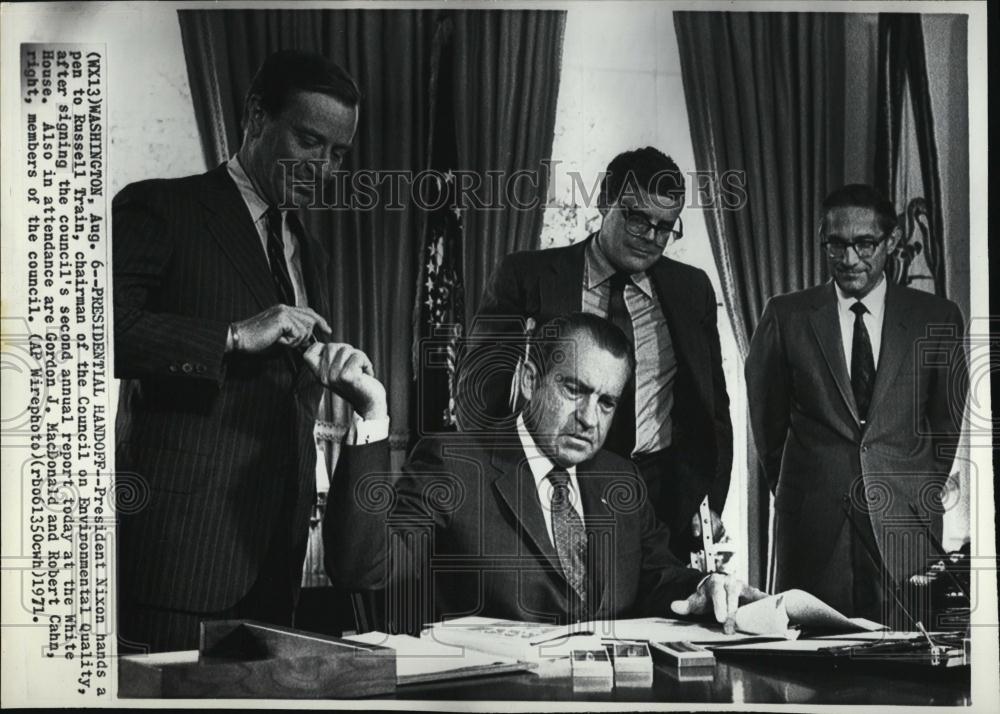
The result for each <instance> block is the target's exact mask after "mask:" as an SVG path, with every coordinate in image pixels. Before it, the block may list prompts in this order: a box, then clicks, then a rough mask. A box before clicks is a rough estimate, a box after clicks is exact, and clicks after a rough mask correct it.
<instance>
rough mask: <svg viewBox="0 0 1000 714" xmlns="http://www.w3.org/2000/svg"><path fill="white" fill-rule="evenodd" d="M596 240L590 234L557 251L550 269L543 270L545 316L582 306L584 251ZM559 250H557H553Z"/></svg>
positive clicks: (542, 302)
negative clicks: (563, 249)
mask: <svg viewBox="0 0 1000 714" xmlns="http://www.w3.org/2000/svg"><path fill="white" fill-rule="evenodd" d="M593 239H594V237H593V236H590V237H589V238H587V240H585V241H581V242H580V243H579V244H577V245H573V246H570V247H569V248H567V249H565V251H558V255H557V256H556V259H555V260H553V261H552V262H551V263H549V266H548V271H546V272H543V273H542V276H543V277H542V281H541V285H540V286H539V293H540V295H541V306H544V309H545V314H544V315H542V316H541V317H542V319H545V320H547V319H549V318H551V317H554V316H556V315H564V314H566V313H568V312H579V311H580V310H581V309H582V307H583V284H582V282H581V276H582V275H583V264H584V254H585V252H586V250H587V245H588V244H589V243H590V241H592V240H593ZM553 252H557V251H553Z"/></svg>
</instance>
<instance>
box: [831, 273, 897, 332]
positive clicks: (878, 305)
mask: <svg viewBox="0 0 1000 714" xmlns="http://www.w3.org/2000/svg"><path fill="white" fill-rule="evenodd" d="M888 284H889V281H888V280H887V279H886V277H885V274H884V273H883V274H882V276H881V278H880V280H879V283H878V285H876V286H875V287H874V288H872V291H871V292H870V293H868V294H867V295H865V296H864V297H863V298H861V303H862V304H863V305H864V306H865V307H866V308H868V312H869V314H871V316H872V319H874V320H876V321H877V320H878V319H880V318H881V317H882V312H883V311H884V310H885V292H886V289H887V286H888ZM833 285H834V289H835V290H836V291H837V307H838V309H839V310H840V312H841V313H850V312H851V305H853V304H854V303H856V302H858V299H857V298H855V297H852V296H850V295H847V294H846V293H844V291H843V290H841V289H840V286H839V285H837V282H836V281H834V283H833Z"/></svg>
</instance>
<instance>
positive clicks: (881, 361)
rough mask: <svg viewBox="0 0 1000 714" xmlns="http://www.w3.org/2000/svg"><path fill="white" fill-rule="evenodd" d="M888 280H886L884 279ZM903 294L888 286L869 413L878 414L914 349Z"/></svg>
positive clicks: (907, 309)
mask: <svg viewBox="0 0 1000 714" xmlns="http://www.w3.org/2000/svg"><path fill="white" fill-rule="evenodd" d="M886 279H887V280H888V278H886ZM903 297H904V295H903V292H902V291H901V290H899V289H897V288H896V286H895V285H894V284H889V285H888V287H887V290H886V293H885V315H884V316H883V318H882V346H881V347H880V349H879V356H878V365H877V366H876V368H875V386H874V387H873V389H872V401H871V406H870V407H869V409H868V412H869V414H873V415H874V414H877V413H878V406H879V404H880V403H881V402H882V401H883V400H884V399H885V395H886V392H888V390H889V385H891V384H892V382H893V380H894V379H895V378H896V373H897V372H898V371H899V367H900V365H901V364H902V363H903V360H904V359H905V358H906V357H908V356H910V355H911V353H912V350H913V343H914V339H915V336H914V335H912V334H911V333H910V322H911V321H910V320H909V319H908V318H909V314H910V309H909V308H910V306H909V305H908V304H907V303H906V302H905V301H904V300H903Z"/></svg>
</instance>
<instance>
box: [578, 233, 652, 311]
mask: <svg viewBox="0 0 1000 714" xmlns="http://www.w3.org/2000/svg"><path fill="white" fill-rule="evenodd" d="M599 235H600V234H599V233H597V234H595V235H594V239H593V240H591V241H590V243H589V244H588V245H587V252H586V255H585V263H584V284H585V286H586V288H587V290H593V289H594V288H596V287H597V286H599V285H600V284H601V283H603V282H605V281H606V280H608V279H610V278H611V276H612V275H614V274H615V272H617V271H616V270H615V266H613V265H612V264H611V261H610V260H608V256H607V255H605V254H604V250H603V249H602V248H601V246H600V243H599V242H598V240H597V238H598V236H599ZM631 278H632V284H633V285H635V286H636V287H637V288H639V290H641V291H642V292H643V293H644V294H645V295H646V297H649V298H651V297H653V286H652V284H651V283H650V282H649V276H648V275H646V273H645V272H642V273H633V274H632V275H631Z"/></svg>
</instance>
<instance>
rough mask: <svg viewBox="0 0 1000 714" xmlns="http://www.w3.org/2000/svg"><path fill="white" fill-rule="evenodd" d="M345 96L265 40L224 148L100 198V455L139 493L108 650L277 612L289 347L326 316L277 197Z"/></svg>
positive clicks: (124, 533) (289, 539)
mask: <svg viewBox="0 0 1000 714" xmlns="http://www.w3.org/2000/svg"><path fill="white" fill-rule="evenodd" d="M359 96H360V95H359V92H358V88H357V86H356V84H355V82H354V80H353V79H352V78H351V77H350V76H349V75H348V74H347V73H346V72H345V71H344V70H343V69H341V68H340V67H339V66H338V65H336V64H335V63H333V62H332V61H329V60H327V59H326V58H324V57H321V56H318V55H311V54H306V53H301V52H279V53H276V54H274V55H272V56H270V57H269V58H268V59H267V60H266V61H265V62H264V64H263V65H262V66H261V68H260V70H259V71H258V73H257V75H256V76H255V78H254V80H253V83H252V85H251V87H250V90H249V92H248V94H247V98H246V103H245V108H244V116H243V128H244V135H243V143H242V145H241V147H240V149H239V152H238V153H237V154H236V155H235V156H234V157H232V158H231V159H230V160H229V161H228V162H227V163H225V164H222V165H220V166H218V167H217V168H215V169H213V170H211V171H209V172H208V173H206V174H202V175H198V176H189V177H185V178H181V179H171V180H151V181H142V182H139V183H135V184H132V185H129V186H127V187H126V188H125V189H123V190H122V191H121V192H120V193H119V194H118V195H117V196H116V197H115V200H114V205H113V220H114V224H113V231H114V233H113V241H114V253H113V255H114V306H115V335H114V339H115V372H116V376H117V377H119V378H120V379H121V380H122V382H121V396H120V401H119V407H118V417H117V471H118V479H119V481H120V483H124V482H127V481H130V480H131V481H132V483H134V484H135V486H136V488H138V489H140V491H141V493H142V494H144V495H145V496H147V498H145V499H143V502H142V504H141V507H137V508H136V509H134V512H130V513H119V514H118V516H119V526H118V540H119V543H118V545H119V548H118V555H119V560H118V565H119V571H118V577H119V600H118V606H119V607H118V611H119V632H120V635H121V638H122V645H123V651H125V650H135V649H147V648H148V649H149V650H150V651H162V650H178V649H192V648H196V647H197V644H198V623H199V621H201V620H204V619H218V618H252V619H257V620H264V621H267V622H273V623H277V624H291V623H292V615H293V612H294V608H295V603H296V601H297V598H298V589H299V584H300V580H301V572H302V563H303V559H304V556H305V545H306V539H307V534H308V523H309V515H310V510H311V508H312V506H313V502H314V497H315V482H314V479H315V458H316V456H315V446H314V441H313V423H314V421H315V418H316V410H317V407H318V404H319V399H320V395H321V391H322V386H321V385H320V383H319V382H318V381H317V380H316V378H315V376H314V374H313V373H312V370H311V369H310V368H309V366H308V365H307V364H306V363H305V361H304V360H303V356H302V348H303V347H304V346H305V345H306V344H307V343H308V342H309V341H311V340H312V338H313V331H314V329H316V328H318V329H319V330H320V331H323V332H326V333H329V331H330V327H329V325H328V324H327V322H326V320H325V319H324V318H323V315H324V314H328V311H327V305H326V297H325V291H324V282H325V280H326V275H327V274H326V271H325V263H326V261H325V253H324V251H323V249H322V247H321V246H320V244H319V243H318V242H317V241H316V240H315V239H314V238H312V237H311V236H309V235H308V234H307V233H306V232H305V231H304V230H303V227H302V224H301V223H300V222H299V220H298V218H297V217H296V215H295V211H294V210H293V209H297V208H303V207H306V206H308V205H315V202H313V203H312V204H311V201H312V199H313V197H314V196H318V195H319V193H318V189H319V186H318V185H317V183H316V181H317V180H322V179H325V178H327V177H328V176H329V174H330V173H331V172H333V171H336V170H337V169H339V167H340V164H341V161H342V160H343V156H344V154H345V153H346V152H347V151H348V150H349V149H350V147H351V145H352V143H353V141H354V135H355V131H356V128H357V121H358V103H359ZM320 171H322V174H320V173H319V172H320Z"/></svg>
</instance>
